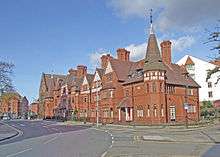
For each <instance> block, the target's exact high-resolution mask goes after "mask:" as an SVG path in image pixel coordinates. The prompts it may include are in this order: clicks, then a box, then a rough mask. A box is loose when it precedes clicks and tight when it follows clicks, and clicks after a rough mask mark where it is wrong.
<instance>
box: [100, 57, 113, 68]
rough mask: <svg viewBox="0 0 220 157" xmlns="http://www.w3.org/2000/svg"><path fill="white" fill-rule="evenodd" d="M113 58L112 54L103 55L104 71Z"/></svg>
mask: <svg viewBox="0 0 220 157" xmlns="http://www.w3.org/2000/svg"><path fill="white" fill-rule="evenodd" d="M111 58H113V57H112V56H111V55H110V54H107V55H102V57H101V67H102V68H103V69H105V68H107V64H108V61H109V60H110V59H111Z"/></svg>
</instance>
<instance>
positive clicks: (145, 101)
mask: <svg viewBox="0 0 220 157" xmlns="http://www.w3.org/2000/svg"><path fill="white" fill-rule="evenodd" d="M146 44H147V50H146V56H145V58H144V59H142V60H140V61H136V62H133V61H130V57H129V56H130V52H129V51H127V50H126V49H123V48H120V49H118V50H117V58H113V57H112V56H111V55H109V54H107V55H103V56H102V57H101V68H97V69H96V71H95V73H94V74H88V73H87V67H86V66H83V65H79V66H77V69H76V70H74V69H71V70H70V71H69V74H67V75H66V76H63V75H56V76H55V75H54V76H52V75H48V76H47V75H45V76H42V81H41V87H40V91H41V94H40V95H41V97H42V98H43V99H42V102H44V111H45V112H44V114H45V116H50V117H51V116H54V115H55V112H54V110H57V111H59V112H58V113H61V114H58V115H61V116H65V117H69V118H70V117H71V116H72V115H74V116H76V117H78V118H79V119H82V118H83V119H84V120H87V121H90V122H95V121H96V117H97V115H99V121H100V122H102V123H120V124H126V123H133V124H159V123H170V122H177V123H178V122H179V123H181V122H185V121H186V119H187V120H191V121H198V120H199V113H200V110H199V97H198V90H199V85H198V84H197V83H196V82H195V81H194V80H193V79H192V78H191V77H190V76H188V73H187V72H186V70H185V68H184V67H181V66H178V65H176V64H173V63H172V61H171V58H172V57H171V53H172V52H171V42H170V41H163V42H162V43H161V44H160V46H161V53H160V50H159V47H158V44H157V39H156V35H155V34H154V32H153V28H152V25H151V28H150V35H149V38H148V43H146ZM47 77H50V78H48V79H49V80H52V81H49V80H47ZM51 77H52V78H51ZM44 80H45V81H44ZM51 82H52V84H51ZM42 95H43V96H42ZM48 95H49V96H48ZM186 109H187V110H186ZM186 117H187V118H186Z"/></svg>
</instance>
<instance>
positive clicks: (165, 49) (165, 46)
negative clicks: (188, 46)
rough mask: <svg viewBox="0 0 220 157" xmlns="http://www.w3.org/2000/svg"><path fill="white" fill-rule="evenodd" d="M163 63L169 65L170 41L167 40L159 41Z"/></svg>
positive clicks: (170, 61)
mask: <svg viewBox="0 0 220 157" xmlns="http://www.w3.org/2000/svg"><path fill="white" fill-rule="evenodd" d="M160 46H161V53H162V60H163V63H165V64H167V65H170V64H171V63H172V60H171V42H170V41H169V40H167V41H163V42H162V43H160Z"/></svg>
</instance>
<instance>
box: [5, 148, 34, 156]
mask: <svg viewBox="0 0 220 157" xmlns="http://www.w3.org/2000/svg"><path fill="white" fill-rule="evenodd" d="M29 150H32V148H28V149H25V150H22V151H20V152H17V153H14V154H10V155H7V156H6V157H12V156H16V155H18V154H22V153H24V152H27V151H29Z"/></svg>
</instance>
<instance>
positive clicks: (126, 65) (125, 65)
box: [110, 59, 134, 81]
mask: <svg viewBox="0 0 220 157" xmlns="http://www.w3.org/2000/svg"><path fill="white" fill-rule="evenodd" d="M110 63H111V66H112V68H113V70H114V71H115V73H116V75H117V77H118V80H119V81H125V80H126V79H127V75H128V73H129V71H130V68H131V66H132V64H133V63H134V62H130V61H121V60H118V59H110Z"/></svg>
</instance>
